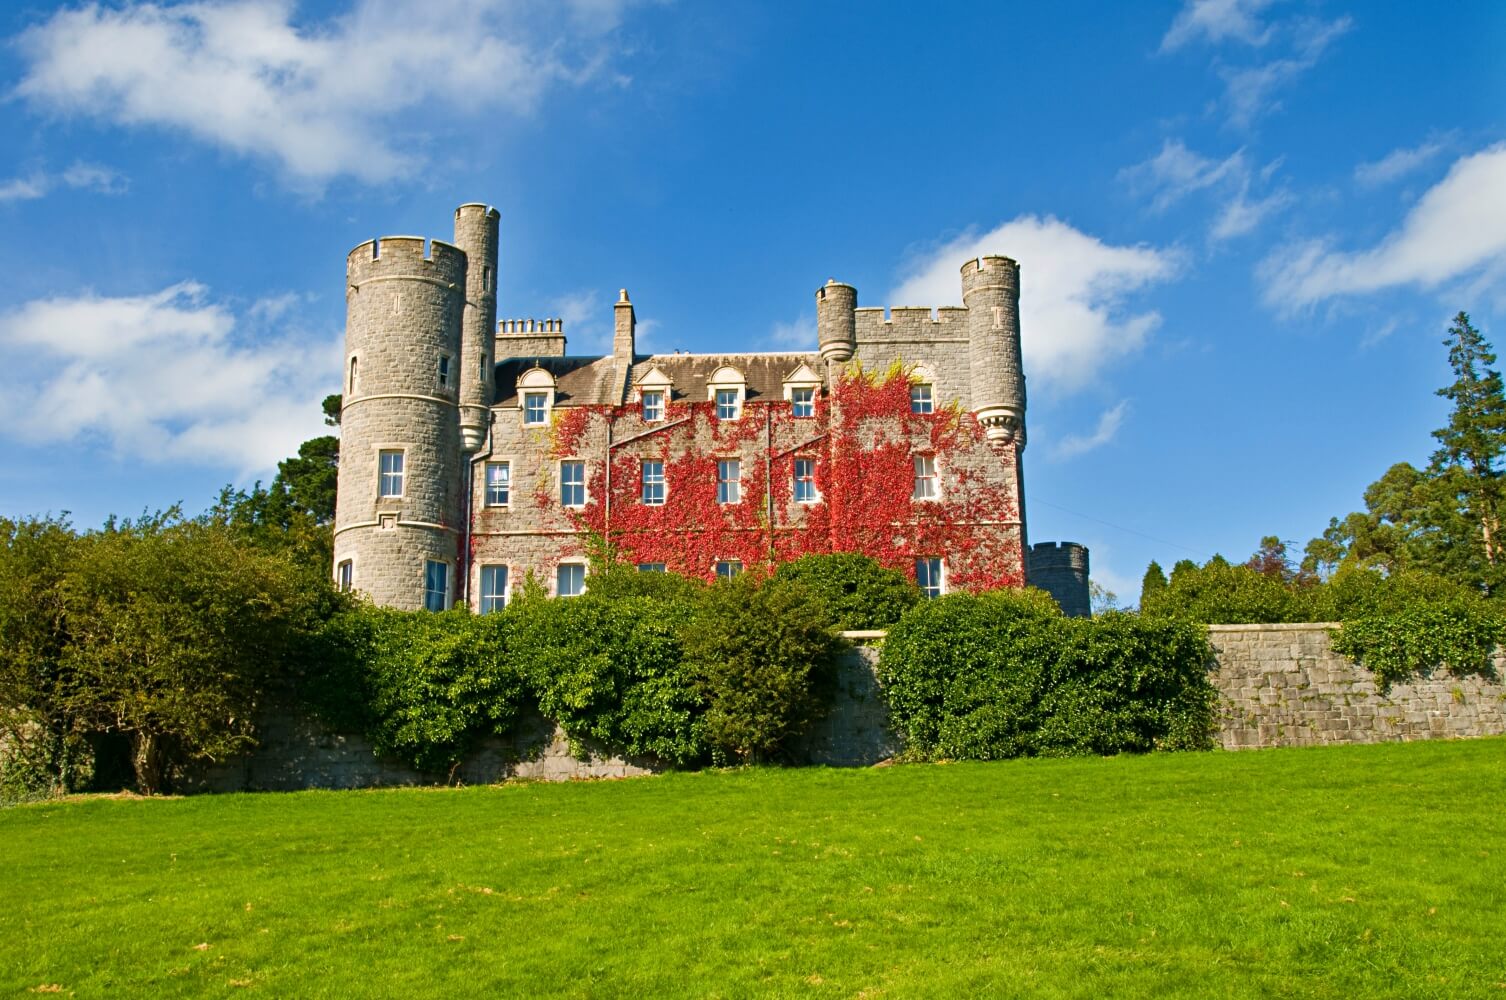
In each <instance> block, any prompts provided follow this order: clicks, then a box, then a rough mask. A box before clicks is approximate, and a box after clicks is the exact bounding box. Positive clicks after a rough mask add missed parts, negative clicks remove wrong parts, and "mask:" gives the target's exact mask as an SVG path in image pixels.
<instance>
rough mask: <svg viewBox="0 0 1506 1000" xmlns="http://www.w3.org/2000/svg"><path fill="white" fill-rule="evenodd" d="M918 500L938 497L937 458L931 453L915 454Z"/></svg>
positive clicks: (916, 493) (915, 495) (916, 494)
mask: <svg viewBox="0 0 1506 1000" xmlns="http://www.w3.org/2000/svg"><path fill="white" fill-rule="evenodd" d="M914 498H915V499H916V500H934V499H936V459H935V458H934V457H932V456H931V455H916V456H915V493H914Z"/></svg>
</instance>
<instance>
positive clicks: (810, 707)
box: [685, 577, 843, 762]
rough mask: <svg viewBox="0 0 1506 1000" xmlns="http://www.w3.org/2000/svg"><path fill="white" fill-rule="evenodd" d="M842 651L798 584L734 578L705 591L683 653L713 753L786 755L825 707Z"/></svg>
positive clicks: (821, 611) (751, 757)
mask: <svg viewBox="0 0 1506 1000" xmlns="http://www.w3.org/2000/svg"><path fill="white" fill-rule="evenodd" d="M842 648H843V644H842V641H841V640H840V639H839V638H838V637H837V636H836V635H835V634H834V633H833V632H832V631H831V629H830V627H829V625H828V619H827V612H826V609H825V607H824V606H823V605H822V603H821V602H820V601H818V600H817V599H815V598H813V597H812V596H811V594H810V593H809V591H807V590H806V589H805V588H804V587H803V586H801V585H800V584H798V583H793V582H775V581H770V582H767V583H763V584H762V585H760V583H759V582H758V581H756V580H754V579H751V578H750V577H737V578H736V579H733V580H728V581H724V582H722V583H719V584H717V585H716V586H715V587H712V588H710V589H709V590H708V591H707V593H706V595H705V597H704V598H703V600H702V601H701V602H700V605H699V607H698V608H697V609H696V615H695V617H694V619H693V620H692V621H691V622H689V623H688V628H687V629H686V630H685V654H686V659H687V662H688V664H689V666H690V668H691V670H692V671H693V672H694V675H695V678H696V684H697V687H698V689H699V691H700V692H701V696H702V698H703V699H704V700H705V702H706V716H705V725H706V740H707V742H708V744H709V745H710V747H711V749H712V752H713V754H714V755H715V756H716V757H717V758H718V759H723V760H738V761H744V762H749V761H765V760H769V759H771V758H773V757H775V756H777V755H779V754H781V753H783V752H787V751H788V750H789V749H790V748H791V745H792V743H793V741H794V740H795V738H797V737H798V736H799V735H800V734H801V733H802V732H804V730H805V729H806V727H808V726H809V724H810V723H811V722H813V721H815V720H816V719H819V718H821V717H822V716H824V715H825V714H826V712H827V710H828V709H829V708H830V705H831V698H832V694H833V692H834V688H835V674H836V655H837V653H838V652H839V651H840V650H841V649H842Z"/></svg>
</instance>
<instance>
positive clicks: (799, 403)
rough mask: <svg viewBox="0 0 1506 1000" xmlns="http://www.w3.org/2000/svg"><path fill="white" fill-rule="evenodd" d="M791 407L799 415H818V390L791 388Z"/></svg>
mask: <svg viewBox="0 0 1506 1000" xmlns="http://www.w3.org/2000/svg"><path fill="white" fill-rule="evenodd" d="M790 408H791V410H792V411H793V412H794V415H795V416H797V417H814V416H815V415H816V390H815V389H809V388H806V389H791V390H790Z"/></svg>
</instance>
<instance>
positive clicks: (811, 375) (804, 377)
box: [784, 364, 821, 418]
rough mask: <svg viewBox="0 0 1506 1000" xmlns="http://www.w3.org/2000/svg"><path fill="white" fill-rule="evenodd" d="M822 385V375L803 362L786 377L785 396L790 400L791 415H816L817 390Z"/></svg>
mask: <svg viewBox="0 0 1506 1000" xmlns="http://www.w3.org/2000/svg"><path fill="white" fill-rule="evenodd" d="M820 387H821V376H820V375H817V374H816V373H815V371H813V370H812V369H811V366H810V365H806V364H802V365H801V366H800V367H799V368H796V369H795V370H794V371H792V372H790V373H789V374H788V375H786V376H785V377H784V398H785V399H787V400H789V401H790V416H792V417H801V418H805V417H814V416H815V415H816V392H817V390H818V389H820Z"/></svg>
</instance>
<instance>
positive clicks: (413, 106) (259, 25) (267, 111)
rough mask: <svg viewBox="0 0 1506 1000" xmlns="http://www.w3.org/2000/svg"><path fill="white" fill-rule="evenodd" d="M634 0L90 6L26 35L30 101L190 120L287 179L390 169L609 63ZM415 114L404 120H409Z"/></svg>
mask: <svg viewBox="0 0 1506 1000" xmlns="http://www.w3.org/2000/svg"><path fill="white" fill-rule="evenodd" d="M632 2H633V0H574V2H572V3H570V4H566V5H564V6H563V7H562V8H559V9H560V10H563V16H561V14H559V13H557V12H556V7H555V6H553V5H550V4H546V3H515V2H508V0H426V2H424V3H413V2H412V0H354V2H353V4H352V6H351V7H350V8H349V9H348V10H347V11H346V12H345V13H344V14H343V15H340V16H337V17H332V18H330V19H328V20H326V21H324V22H322V23H307V22H299V21H298V20H297V19H296V18H295V13H296V11H295V6H294V4H293V2H292V0H226V2H222V3H181V4H154V3H143V4H134V5H130V6H125V7H121V8H114V7H104V6H100V5H99V4H88V5H86V6H83V7H78V8H71V9H65V10H62V11H59V12H57V13H56V14H54V15H53V16H52V17H51V18H49V19H48V20H46V21H45V22H42V23H41V24H38V25H36V26H34V27H32V28H30V29H29V30H27V31H26V32H24V33H23V34H22V35H21V37H20V46H21V50H22V52H23V53H24V55H25V57H26V61H27V70H26V74H25V76H24V78H23V79H22V80H21V82H20V84H19V85H18V86H17V87H16V90H15V93H16V94H17V95H18V96H20V97H22V98H24V99H26V100H27V101H29V102H31V103H32V104H33V105H34V106H35V107H37V108H40V109H44V110H47V111H52V112H57V113H61V114H67V115H79V116H87V117H95V118H100V119H104V120H106V121H110V122H113V123H116V124H119V125H125V126H156V127H161V128H166V129H171V130H178V131H182V132H184V133H187V134H188V135H190V136H193V137H194V138H196V139H198V140H200V141H203V142H207V143H210V144H212V145H215V146H218V147H221V148H224V149H228V150H230V151H232V152H234V153H237V154H241V155H245V156H251V157H256V158H264V159H267V160H270V161H272V162H274V163H275V164H277V165H278V166H280V167H281V168H282V170H283V171H284V172H285V173H286V174H287V175H288V176H289V177H291V178H293V179H295V180H297V181H300V182H305V183H309V182H312V183H320V182H323V181H326V180H328V179H330V178H332V177H335V176H339V175H351V176H355V177H357V178H360V179H363V180H367V181H381V180H387V179H390V178H393V177H398V176H402V175H404V174H408V173H411V172H412V171H414V170H415V169H417V168H418V166H420V165H421V164H422V162H423V160H424V156H423V154H422V151H421V150H420V148H419V143H420V142H421V141H422V137H423V136H425V135H427V134H430V132H431V130H432V129H433V128H434V127H435V125H436V123H439V122H443V121H445V120H446V119H447V118H448V117H450V116H468V117H475V116H477V115H478V114H479V113H481V112H494V111H498V110H500V111H504V112H510V113H513V114H519V115H526V114H529V113H531V112H532V111H533V110H534V109H535V108H536V107H537V106H538V103H539V101H540V99H541V98H542V96H543V95H544V94H545V93H546V92H547V91H548V90H549V89H550V88H551V87H554V86H556V85H579V84H582V83H584V82H586V81H588V80H590V79H593V78H596V77H600V76H602V75H603V67H604V65H605V62H606V53H608V52H609V51H610V49H609V47H608V46H607V45H606V44H605V39H604V38H603V35H604V34H605V33H606V32H608V31H610V30H611V29H612V28H614V27H615V26H616V24H617V23H618V21H619V20H620V19H621V17H622V15H623V12H624V10H625V9H626V8H627V7H629V6H630V5H631V3H632ZM405 116H406V117H405Z"/></svg>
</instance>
